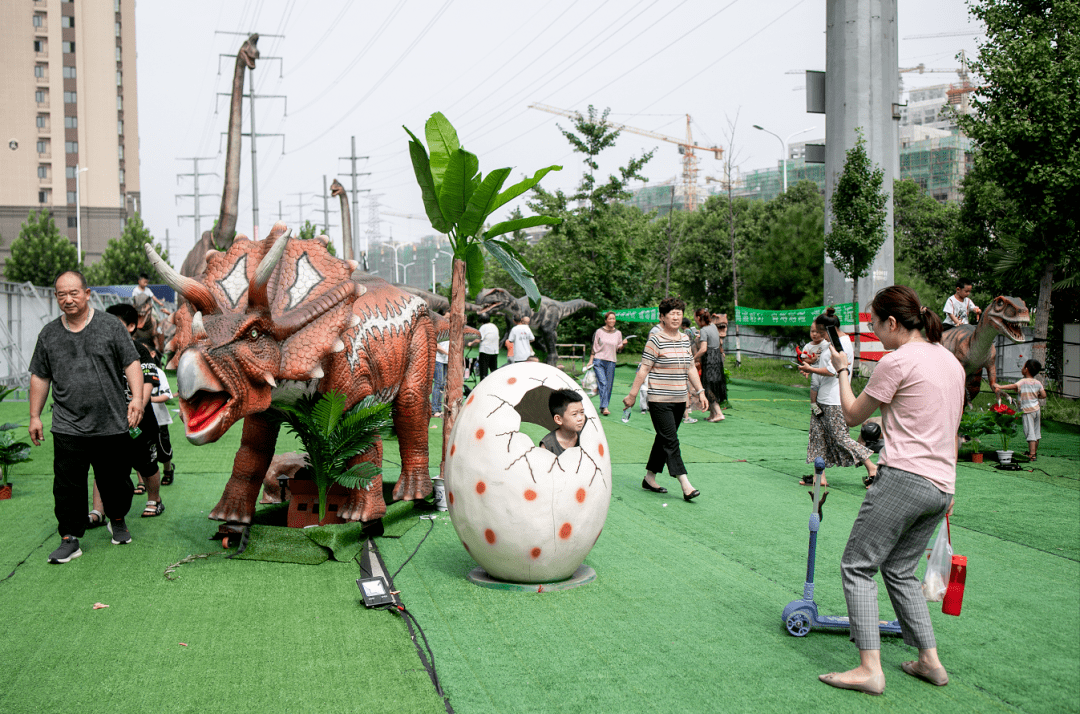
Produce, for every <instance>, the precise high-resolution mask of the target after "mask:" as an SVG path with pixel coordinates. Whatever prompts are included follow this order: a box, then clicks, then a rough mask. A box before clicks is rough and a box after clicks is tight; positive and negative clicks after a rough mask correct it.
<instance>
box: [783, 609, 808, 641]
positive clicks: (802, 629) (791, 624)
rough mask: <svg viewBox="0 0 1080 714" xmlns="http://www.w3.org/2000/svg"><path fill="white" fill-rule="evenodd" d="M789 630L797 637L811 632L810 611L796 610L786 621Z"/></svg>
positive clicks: (785, 624)
mask: <svg viewBox="0 0 1080 714" xmlns="http://www.w3.org/2000/svg"><path fill="white" fill-rule="evenodd" d="M784 626H785V627H786V628H787V631H788V632H790V633H791V634H792V635H794V636H796V637H806V635H807V634H808V633H809V632H810V628H811V624H810V613H809V612H807V611H806V610H796V611H795V612H793V613H791V614H790V615H789V616H788V619H787V622H785V623H784Z"/></svg>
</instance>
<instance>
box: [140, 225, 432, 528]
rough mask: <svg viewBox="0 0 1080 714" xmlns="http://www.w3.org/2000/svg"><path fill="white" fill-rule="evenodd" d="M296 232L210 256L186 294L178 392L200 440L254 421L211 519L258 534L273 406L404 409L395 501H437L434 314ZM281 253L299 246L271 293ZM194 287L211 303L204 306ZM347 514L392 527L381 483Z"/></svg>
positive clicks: (396, 416) (180, 316)
mask: <svg viewBox="0 0 1080 714" xmlns="http://www.w3.org/2000/svg"><path fill="white" fill-rule="evenodd" d="M285 231H286V227H285V225H284V224H283V223H277V224H275V225H274V228H273V229H272V230H271V231H270V234H269V235H268V236H267V237H266V239H265V240H262V241H258V242H252V241H250V240H248V239H247V238H245V237H244V236H237V240H236V242H234V243H233V245H232V246H231V247H230V248H229V250H228V251H227V252H225V253H219V252H216V251H212V252H210V253H209V254H208V256H207V258H208V259H207V270H206V275H205V276H204V277H203V278H202V280H201V283H198V284H196V283H194V281H192V282H190V283H187V284H186V286H187V290H186V291H185V292H184V295H185V298H187V301H186V304H185V306H184V307H183V308H182V309H181V310H179V311H178V312H177V313H176V319H175V322H176V336H175V338H174V343H173V348H174V349H175V350H176V352H177V353H178V354H179V355H180V358H179V366H178V369H177V383H178V387H179V390H178V391H179V396H180V413H181V416H182V417H183V421H184V424H185V425H186V431H187V437H188V439H189V440H190V441H191V442H192V443H195V444H206V443H210V442H213V441H216V440H217V439H218V438H220V437H221V435H222V434H224V433H225V432H226V431H228V429H229V427H231V426H232V425H233V424H234V423H235V422H237V421H239V420H240V419H243V420H244V430H243V435H242V437H241V442H240V450H239V451H238V452H237V453H236V458H235V460H234V461H233V470H232V476H231V478H230V479H229V482H228V483H227V484H226V486H225V491H224V493H223V494H222V496H221V500H220V501H219V502H218V504H217V506H215V507H214V509H213V510H212V511H211V512H210V516H209V517H210V519H211V520H219V521H226V522H229V523H242V524H247V523H251V519H252V515H253V514H254V511H255V503H256V499H257V498H258V494H259V487H260V485H261V484H262V482H263V477H264V476H265V474H266V470H267V467H268V466H269V465H270V460H271V458H272V457H273V455H274V445H275V442H276V441H277V427H276V426H274V425H273V423H272V422H271V421H270V420H269V419H268V418H267V416H266V414H265V412H266V410H267V409H269V408H270V406H271V403H272V402H275V401H290V400H292V399H295V398H296V397H297V396H299V395H300V394H303V393H310V392H312V391H318V392H323V393H325V392H328V391H331V390H334V391H338V392H342V393H344V394H346V395H347V396H348V405H349V406H352V405H353V404H355V403H357V402H358V401H360V400H361V399H363V398H365V397H367V396H369V395H372V394H375V395H377V396H378V398H379V399H381V400H384V401H389V402H392V403H393V422H394V428H395V430H396V432H397V435H398V439H399V444H400V452H401V464H402V469H401V476H400V478H399V479H398V481H397V484H396V485H395V487H394V492H393V495H394V499H396V500H400V499H404V500H413V499H419V498H423V497H425V496H427V495H428V494H429V493H431V481H430V479H429V478H428V421H429V418H430V409H429V406H428V395H429V394H430V393H431V381H432V374H433V372H434V365H435V342H436V325H435V324H434V323H433V320H432V316H431V315H429V313H428V310H427V305H426V304H425V303H424V301H423V300H421V299H419V298H417V297H414V296H411V295H408V294H406V293H403V292H402V291H400V290H398V289H396V288H394V287H393V286H391V285H390V284H389V283H386V282H385V281H383V280H380V279H377V278H371V277H365V279H364V280H363V281H362V282H357V281H355V280H353V279H352V278H351V277H350V276H351V274H352V272H353V270H355V268H356V263H355V261H345V260H340V259H338V258H335V257H333V256H331V255H330V254H329V253H328V252H327V250H326V246H325V242H324V240H323V239H324V238H325V237H320V238H319V239H316V240H297V239H293V238H289V237H287V236H285ZM276 241H287V243H285V244H284V251H283V253H282V255H281V257H280V259H279V260H278V261H277V263H276V265H273V267H272V272H270V273H269V278H268V279H267V280H266V282H265V287H264V288H261V289H260V288H258V287H257V286H256V282H257V281H256V273H257V266H259V264H260V261H263V259H264V257H265V256H266V255H267V254H268V253H269V252H270V251H271V249H272V246H274V245H275V242H276ZM279 249H280V247H279ZM152 259H153V257H152ZM160 269H161V266H159V270H160ZM162 275H163V277H166V275H165V271H162ZM168 279H169V278H168V277H166V280H167V281H168ZM176 279H177V280H179V281H183V280H185V279H184V278H180V277H178V276H177V278H176ZM193 284H194V285H195V286H196V288H197V287H198V285H202V286H203V289H204V290H208V291H209V295H208V296H207V295H205V294H204V296H203V297H202V298H201V299H200V298H199V295H198V291H197V290H195V291H193V290H192V288H191V286H192V285H193ZM174 287H176V286H174ZM181 287H184V285H181ZM179 289H180V288H178V290H179ZM260 290H261V291H262V292H260ZM252 295H255V298H254V299H253V300H252ZM263 295H264V297H263ZM192 296H194V298H195V299H192ZM211 299H212V304H210V301H211ZM250 302H254V303H255V304H254V305H252V304H249V303H250ZM200 308H201V311H200ZM444 322H445V321H444ZM359 461H371V462H373V463H375V464H381V463H382V443H381V442H379V443H378V444H377V445H376V447H374V448H373V449H372V450H370V451H369V452H366V453H364V454H361V455H360V456H358V457H356V458H355V459H354V460H353V461H351V462H350V465H352V463H356V462H359ZM338 513H339V515H340V516H341V517H342V518H343V519H345V520H354V521H355V520H360V521H371V520H375V519H378V518H381V517H382V516H383V515H384V514H385V513H386V504H385V503H384V501H383V495H382V483H381V481H380V480H379V479H377V478H376V479H375V480H373V482H372V484H371V485H370V486H369V487H368V488H367V489H362V490H353V491H351V492H350V496H349V500H348V502H347V503H346V504H345V506H344V508H343V509H341V510H339V511H338Z"/></svg>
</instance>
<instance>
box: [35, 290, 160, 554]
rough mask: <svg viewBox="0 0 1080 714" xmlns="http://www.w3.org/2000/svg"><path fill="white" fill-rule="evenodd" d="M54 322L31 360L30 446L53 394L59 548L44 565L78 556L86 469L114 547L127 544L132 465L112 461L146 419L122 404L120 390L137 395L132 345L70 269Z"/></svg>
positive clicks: (135, 406) (133, 405)
mask: <svg viewBox="0 0 1080 714" xmlns="http://www.w3.org/2000/svg"><path fill="white" fill-rule="evenodd" d="M53 287H54V289H55V293H56V302H57V304H59V306H60V311H61V313H63V314H61V315H60V317H59V318H57V319H56V320H53V321H52V322H50V323H48V324H47V325H45V327H43V328H42V330H41V332H40V333H39V334H38V338H37V344H36V345H35V346H34V356H33V357H32V358H31V360H30V398H29V402H30V424H29V432H30V440H31V441H32V442H33V443H34V445H35V446H40V445H41V442H42V440H44V438H45V429H44V426H43V425H42V422H41V413H42V411H43V410H44V409H45V402H46V400H47V399H48V397H49V392H50V390H51V391H52V395H53V409H52V428H51V430H50V431H51V432H52V436H53V504H54V505H53V510H54V513H55V515H56V521H57V531H58V532H59V534H60V537H61V541H60V546H59V547H58V548H56V550H54V551H53V552H52V553H50V554H49V562H50V563H54V564H59V563H67V562H68V561H70V560H71V559H73V558H78V557H79V556H80V555H82V550H81V549H80V547H79V538H81V537H82V536H83V535H84V534H85V532H86V526H87V519H86V500H87V488H86V479H87V477H88V476H89V471H90V467H91V466H93V467H94V478H95V480H96V481H97V482H98V484H99V485H100V488H101V496H102V504H103V508H104V511H105V515H106V516H107V517H108V519H109V526H110V528H111V532H112V542H113V543H114V544H116V545H123V544H126V543H130V542H131V533H130V532H129V531H128V528H127V524H126V522H125V520H124V519H125V518H126V516H127V513H128V510H130V508H131V497H132V490H133V489H132V485H131V476H130V474H131V464H130V463H129V461H128V459H125V458H117V455H118V454H124V453H127V451H128V450H129V449H130V448H131V447H130V441H131V437H129V436H128V433H127V432H128V429H130V428H132V427H134V426H137V425H138V424H139V422H140V421H142V417H143V406H144V405H143V402H142V401H141V400H137V399H133V400H131V401H130V402H128V401H127V400H125V398H124V384H123V381H124V380H126V383H127V387H128V389H129V390H130V391H131V392H132V393H133V394H142V391H143V377H142V367H141V366H140V364H139V353H138V352H137V351H136V350H135V343H134V342H133V341H132V339H131V336H130V335H129V334H128V332H127V330H125V329H124V326H123V325H122V324H121V323H120V321H119V320H117V319H116V318H114V317H113V316H111V315H106V314H104V313H98V312H97V311H96V310H94V309H93V308H92V307H90V289H89V288H87V287H86V278H84V277H83V275H82V273H79V272H77V271H74V270H69V271H67V272H64V273H61V274H60V276H59V277H58V278H57V279H56V282H55V283H54V285H53Z"/></svg>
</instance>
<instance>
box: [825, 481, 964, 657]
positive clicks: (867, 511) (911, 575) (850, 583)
mask: <svg viewBox="0 0 1080 714" xmlns="http://www.w3.org/2000/svg"><path fill="white" fill-rule="evenodd" d="M952 498H953V497H952V495H950V494H947V493H943V492H942V491H940V490H938V488H937V487H936V486H934V485H933V484H932V483H930V482H929V481H927V480H926V479H925V478H923V477H922V476H919V475H917V474H913V473H911V472H909V471H902V470H900V469H894V468H890V467H888V466H882V467H880V468H879V469H878V474H877V480H875V481H874V485H873V486H871V487H870V489H869V490H868V491H867V492H866V498H865V499H863V503H862V507H861V508H860V509H859V515H858V517H857V518H856V519H855V524H854V525H853V526H852V527H851V535H850V536H849V537H848V542H847V547H846V548H845V549H844V557H843V559H842V560H841V561H840V573H841V577H842V579H843V583H844V598H845V599H846V600H847V608H848V617H849V619H850V620H851V641H852V642H854V643H855V645H856V646H857V647H858V648H859V649H860V650H877V649H881V633H880V631H879V630H878V622H879V620H878V595H877V583H876V582H875V581H874V574H875V573H876V572H878V570H880V571H881V579H882V580H883V581H884V582H885V590H886V591H887V592H888V593H889V599H890V600H891V601H892V605H893V609H894V610H895V611H896V616H897V618H898V619H899V620H900V627H901V629H902V631H903V637H904V642H906V643H907V644H909V645H911V646H913V647H918V648H919V649H929V648H931V647H936V644H935V640H934V627H933V624H932V623H931V622H930V611H929V609H928V608H927V606H926V598H925V597H924V596H923V592H922V587H921V586H920V584H919V580H918V579H917V578H916V577H915V569H916V568H917V567H918V565H919V557H920V556H922V554H923V553H924V552H925V551H926V545H927V543H928V542H929V541H930V537H931V536H932V535H933V534H934V529H935V528H936V527H937V525H938V524H939V523H941V521H942V519H943V518H944V517H945V511H946V510H948V508H949V504H950V503H951V502H952Z"/></svg>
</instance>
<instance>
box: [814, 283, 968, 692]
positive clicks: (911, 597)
mask: <svg viewBox="0 0 1080 714" xmlns="http://www.w3.org/2000/svg"><path fill="white" fill-rule="evenodd" d="M870 315H871V323H870V324H871V327H872V328H873V330H874V334H875V335H876V336H877V338H878V339H879V340H881V343H882V345H884V347H885V348H886V349H888V350H892V351H891V352H890V353H889V354H887V355H885V356H884V357H883V358H882V359H881V361H880V362H879V363H878V365H877V367H876V368H875V369H874V373H873V375H872V376H871V377H870V382H869V383H868V384H867V385H866V389H864V390H863V392H862V394H860V395H859V396H858V398H856V397H855V395H854V393H853V392H852V391H851V380H850V375H851V372H850V369H849V367H848V360H847V355H845V354H844V353H843V352H837V351H836V350H835V349H834V348H832V346H831V345H830V348H829V349H830V352H831V354H832V363H833V366H834V367H835V368H836V372H837V375H838V376H839V378H840V400H841V406H842V407H843V410H844V419H845V421H846V422H847V424H848V426H856V425H858V424H861V423H863V422H864V421H866V419H867V418H869V417H870V416H871V415H872V414H873V413H874V412H875V411H876V410H877V409H879V408H880V409H881V421H882V430H883V431H884V432H885V448H884V449H883V450H882V452H881V458H880V460H879V462H878V473H877V478H876V479H875V480H874V482H873V484H872V486H870V488H869V489H868V490H867V492H866V497H865V498H864V499H863V503H862V507H861V508H860V509H859V515H858V517H857V518H856V519H855V524H854V525H853V526H852V527H851V535H850V536H849V538H848V542H847V547H846V548H845V549H844V556H843V558H842V559H841V561H840V572H841V576H842V578H843V582H844V598H845V599H846V600H847V606H848V617H849V619H850V621H851V640H852V642H854V643H855V645H856V646H857V647H858V648H859V659H860V663H859V666H858V667H856V668H855V669H852V670H849V671H847V672H832V673H830V674H823V675H821V676H820V677H819V679H821V681H823V682H825V683H826V684H829V685H831V686H833V687H839V688H841V689H856V690H859V691H862V692H866V693H868V694H881V693H882V692H883V691H884V690H885V673H884V671H883V670H882V669H881V637H880V633H879V630H878V600H877V583H876V582H875V581H874V574H875V573H876V572H878V570H880V571H881V579H882V580H883V581H884V582H885V589H886V590H887V591H888V593H889V599H890V600H891V601H892V603H893V609H894V610H895V611H896V616H897V618H898V619H899V620H900V627H901V629H902V631H903V636H904V642H906V643H907V644H908V645H911V646H913V647H917V648H918V649H919V659H918V660H917V661H913V662H904V663H903V664H901V668H902V669H903V670H904V672H906V673H908V674H910V675H912V676H913V677H918V678H920V679H924V680H926V681H928V682H930V683H931V684H936V685H938V686H943V685H945V684H948V683H949V676H948V674H946V672H945V668H944V667H943V666H942V665H941V661H940V660H939V659H938V655H937V644H936V641H935V639H934V628H933V625H932V624H931V622H930V611H929V609H928V608H927V606H926V598H925V597H924V595H923V593H922V588H921V587H920V585H919V581H918V579H917V578H916V577H915V568H916V567H917V566H918V563H919V558H920V556H921V555H922V554H923V552H924V551H925V549H926V544H927V543H928V542H929V540H930V536H932V535H933V533H934V530H935V529H936V528H937V526H938V524H939V523H940V522H941V520H942V519H943V518H944V517H945V515H946V513H951V512H952V506H953V494H954V492H955V490H956V449H957V443H956V434H957V430H958V429H959V426H960V414H961V413H962V412H963V409H964V369H963V367H961V366H960V363H959V362H958V361H957V359H956V358H955V357H954V356H953V355H952V353H950V352H949V351H948V350H946V349H945V348H944V347H942V346H941V344H940V342H941V319H940V318H939V317H938V316H937V313H936V312H934V311H933V310H928V309H927V308H925V307H922V306H921V305H920V304H919V297H918V296H917V295H916V294H915V292H914V291H913V290H912V289H911V288H907V287H904V286H902V285H893V286H892V287H889V288H885V289H884V290H882V291H881V292H879V293H878V294H877V295H876V296H875V297H874V302H873V303H872V304H871V306H870ZM923 331H925V336H924V334H923Z"/></svg>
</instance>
